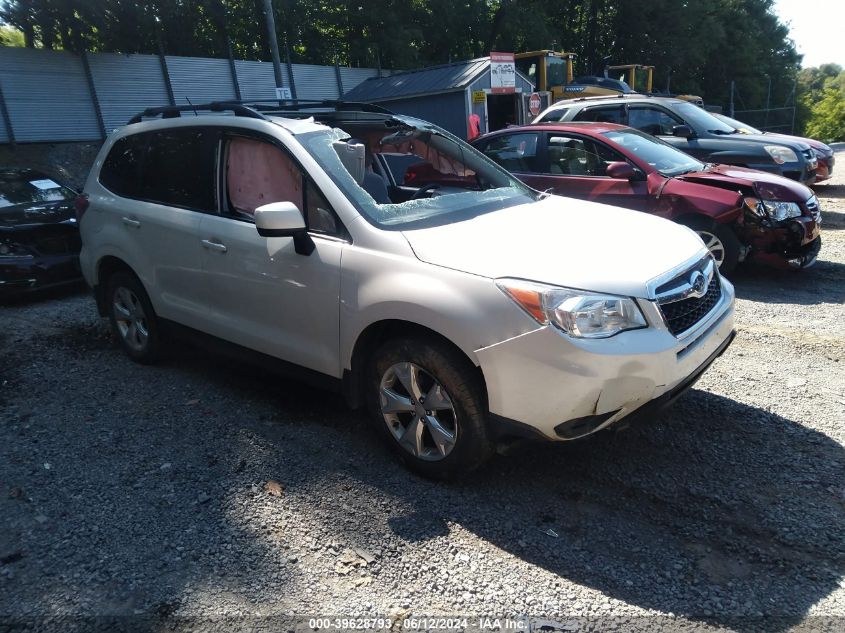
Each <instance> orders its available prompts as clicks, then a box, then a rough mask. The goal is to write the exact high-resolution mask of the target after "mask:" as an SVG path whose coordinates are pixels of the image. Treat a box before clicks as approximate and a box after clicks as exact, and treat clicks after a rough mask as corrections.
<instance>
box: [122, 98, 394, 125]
mask: <svg viewBox="0 0 845 633" xmlns="http://www.w3.org/2000/svg"><path fill="white" fill-rule="evenodd" d="M271 103H272V104H276V105H269V104H271ZM264 104H267V105H264ZM317 108H331V109H332V110H335V111H359V112H370V113H375V114H393V112H391V111H390V110H388V109H387V108H383V107H381V106H379V105H376V104H374V103H362V102H358V101H341V100H337V99H323V100H320V99H288V100H285V105H284V106H281V107H280V106H279V105H278V100H276V99H267V100H266V101H263V100H258V101H256V100H241V101H235V100H232V101H213V102H211V103H203V104H197V105H190V104H189V105H178V106H177V105H171V106H160V107H157V108H147V109H146V110H144V111H143V112H139V113H138V114H136V115H135V116H133V117H132V118H131V119H129V121H128V123H127V125H131V124H132V123H140V122H141V121H142V120H143V119H144V117H157V116H161V117H162V118H164V119H170V118H175V117H179V116H182V112H194V113H196V112H197V111H198V110H204V111H210V112H232V114H234V115H235V116H243V117H248V118H250V119H263V120H267V117H266V116H264V114H262V113H263V112H264V113H267V114H283V113H291V114H293V113H300V111H301V110H308V109H317ZM301 114H303V115H305V113H301Z"/></svg>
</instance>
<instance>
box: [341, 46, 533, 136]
mask: <svg viewBox="0 0 845 633" xmlns="http://www.w3.org/2000/svg"><path fill="white" fill-rule="evenodd" d="M532 90H534V86H533V84H532V83H531V82H530V81H528V79H527V78H526V77H525V76H524V75H522V74H520V73H519V72H517V73H516V86H515V92H513V93H494V92H493V90H492V89H491V69H490V58H489V57H482V58H479V59H471V60H469V61H463V62H456V63H454V64H445V65H443V66H432V67H430V68H422V69H420V70H411V71H407V72H401V73H395V74H393V75H391V76H390V77H373V78H370V79H367V80H366V81H363V82H361V83H360V84H358V85H357V86H356V87H355V88H353V89H352V90H349V91H347V92H346V93H345V94H344V95H343V98H344V99H345V100H347V101H361V102H365V103H377V104H379V105H382V106H384V107H385V108H387V109H389V110H391V111H392V112H396V113H397V114H407V115H410V116H415V117H419V118H421V119H425V120H426V121H431V122H432V123H436V124H437V125H439V126H440V127H443V128H445V129H447V130H449V131H450V132H452V133H453V134H455V135H456V136H459V137H461V138H467V135H468V121H469V116H470V114H476V115H478V117H479V119H480V121H481V126H480V127H481V132H482V133H484V132H489V131H493V130H498V129H501V128H503V127H506V126H507V125H508V124H514V123H516V124H520V123H527V122H528V121H529V120H530V119H529V117H528V115H527V99H528V96H529V95H530V94H531V92H532Z"/></svg>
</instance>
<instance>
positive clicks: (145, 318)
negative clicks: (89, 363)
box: [107, 271, 160, 365]
mask: <svg viewBox="0 0 845 633" xmlns="http://www.w3.org/2000/svg"><path fill="white" fill-rule="evenodd" d="M107 299H108V304H107V305H108V310H109V322H110V323H111V327H112V332H114V335H115V336H116V337H117V340H118V341H119V342H120V346H121V347H122V348H123V351H124V352H126V354H127V355H128V356H129V357H130V358H131V359H132V360H134V361H135V362H138V363H142V364H145V365H148V364H151V363H154V362H155V361H156V360H157V359H158V355H159V348H160V334H159V326H158V319H157V317H156V313H155V310H153V306H152V304H151V303H150V299H149V297H148V296H147V293H146V291H145V290H144V287H143V286H142V285H141V282H140V281H139V280H138V278H137V277H135V275H133V274H132V273H130V272H128V271H119V272H116V273H114V274H113V275H112V276H111V277H110V278H109V280H108V292H107Z"/></svg>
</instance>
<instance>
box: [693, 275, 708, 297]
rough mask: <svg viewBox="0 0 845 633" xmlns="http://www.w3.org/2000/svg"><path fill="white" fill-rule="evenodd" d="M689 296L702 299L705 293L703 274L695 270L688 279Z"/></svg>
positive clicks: (705, 283)
mask: <svg viewBox="0 0 845 633" xmlns="http://www.w3.org/2000/svg"><path fill="white" fill-rule="evenodd" d="M689 285H690V295H692V296H693V297H703V296H704V295H705V294H706V292H707V279H706V278H705V277H704V273H703V272H701V271H700V270H696V271H694V272H693V273H692V275H690V278H689Z"/></svg>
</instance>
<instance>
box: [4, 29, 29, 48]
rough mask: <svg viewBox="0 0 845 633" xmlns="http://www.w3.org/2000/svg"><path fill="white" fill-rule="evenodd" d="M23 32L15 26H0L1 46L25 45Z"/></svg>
mask: <svg viewBox="0 0 845 633" xmlns="http://www.w3.org/2000/svg"><path fill="white" fill-rule="evenodd" d="M24 44H25V42H24V37H23V33H22V32H21V31H19V30H17V29H16V28H15V27H13V26H0V46H24Z"/></svg>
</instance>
